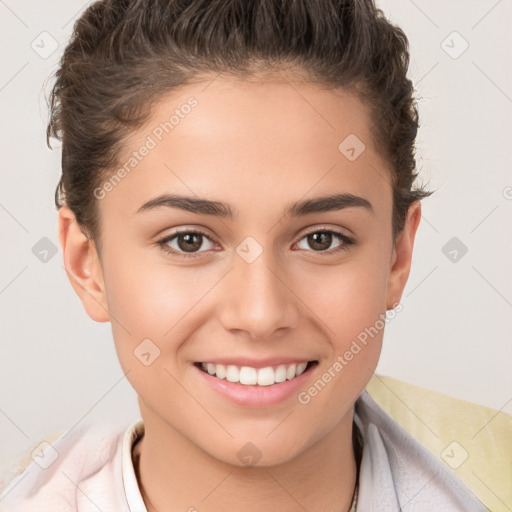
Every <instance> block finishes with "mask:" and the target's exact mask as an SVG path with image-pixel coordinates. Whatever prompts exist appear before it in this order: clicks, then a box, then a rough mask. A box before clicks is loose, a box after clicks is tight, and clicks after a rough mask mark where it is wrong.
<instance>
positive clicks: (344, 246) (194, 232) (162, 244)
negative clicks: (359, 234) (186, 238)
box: [156, 228, 355, 260]
mask: <svg viewBox="0 0 512 512" xmlns="http://www.w3.org/2000/svg"><path fill="white" fill-rule="evenodd" d="M318 233H332V234H334V235H336V236H337V237H339V239H340V240H341V241H342V242H343V243H342V244H341V245H339V246H338V247H336V248H334V249H329V250H327V251H311V252H315V253H319V254H320V255H324V254H326V255H332V254H337V253H338V252H341V251H346V250H348V248H349V247H350V246H351V245H353V244H354V243H355V241H354V240H353V239H352V238H350V237H348V236H347V235H345V234H344V233H341V232H339V231H335V230H332V229H323V228H319V229H316V230H314V231H310V232H309V233H305V234H304V235H303V236H302V237H301V238H300V239H299V242H300V241H301V240H303V239H304V238H306V237H307V236H309V235H313V234H318ZM182 234H187V235H201V236H203V237H205V238H207V239H208V240H210V242H213V240H212V239H211V238H210V237H209V236H208V235H207V234H206V233H204V232H202V231H199V230H194V229H192V230H190V229H183V230H179V231H176V232H174V233H173V234H172V235H168V236H165V237H163V238H161V239H160V240H158V241H157V242H156V245H157V246H159V247H160V248H161V249H162V250H163V251H165V252H166V253H169V254H172V255H174V256H176V257H177V258H180V259H183V260H187V259H188V260H190V259H193V258H197V257H199V256H198V255H199V254H200V253H201V252H204V251H199V252H196V253H188V254H187V253H184V252H179V251H176V250H175V249H171V248H170V247H169V246H168V245H167V244H168V243H169V242H170V241H171V240H174V239H175V238H176V237H178V236H179V235H182Z"/></svg>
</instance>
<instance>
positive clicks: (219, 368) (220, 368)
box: [215, 364, 226, 379]
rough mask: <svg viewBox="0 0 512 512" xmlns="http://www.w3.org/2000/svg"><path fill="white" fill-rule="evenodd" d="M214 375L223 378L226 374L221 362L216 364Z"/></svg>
mask: <svg viewBox="0 0 512 512" xmlns="http://www.w3.org/2000/svg"><path fill="white" fill-rule="evenodd" d="M215 375H217V377H218V378H219V379H223V378H224V377H225V376H226V367H225V366H224V365H223V364H216V365H215Z"/></svg>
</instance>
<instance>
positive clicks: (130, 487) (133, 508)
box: [121, 419, 147, 512]
mask: <svg viewBox="0 0 512 512" xmlns="http://www.w3.org/2000/svg"><path fill="white" fill-rule="evenodd" d="M142 435H144V422H143V421H142V419H138V420H136V421H134V422H133V423H132V424H131V425H130V426H129V427H128V428H127V429H126V432H125V433H124V437H123V451H122V455H121V458H122V464H123V487H124V492H125V494H126V501H127V502H128V509H129V510H130V512H147V509H146V505H145V504H144V500H143V499H142V496H141V494H140V489H139V484H138V482H137V477H136V475H135V470H134V468H133V459H132V447H133V444H134V443H135V440H136V439H138V438H139V437H141V436H142Z"/></svg>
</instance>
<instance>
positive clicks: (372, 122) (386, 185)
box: [1, 0, 487, 512]
mask: <svg viewBox="0 0 512 512" xmlns="http://www.w3.org/2000/svg"><path fill="white" fill-rule="evenodd" d="M407 66H408V48H407V39H406V37H405V35H404V34H403V32H402V31H401V30H400V29H399V28H398V27H396V26H393V25H392V24H390V23H389V22H388V21H387V20H386V18H385V17H384V16H383V14H382V12H380V11H379V10H378V9H377V8H376V7H375V5H374V3H373V1H371V0H301V1H296V0H208V1H206V0H124V1H119V0H105V1H99V2H96V3H94V4H93V5H91V6H90V7H89V8H88V9H87V10H86V11H85V12H84V14H83V15H82V16H81V17H80V19H79V20H78V21H77V22H76V24H75V28H74V33H73V36H72V39H71V41H70V43H69V44H68V46H67V48H66V50H65V52H64V56H63V58H62V61H61V65H60V68H59V70H58V72H57V76H56V83H55V86H54V88H53V91H52V96H51V120H50V124H49V127H48V137H49V138H50V137H52V136H53V137H56V138H59V139H60V140H62V151H63V153H62V178H61V181H60V183H59V186H58V189H57V191H56V204H57V206H58V208H59V229H60V242H61V245H62V249H63V253H64V262H65V267H66V271H67V273H68V276H69V279H70V282H71V285H72V286H73V288H74V289H75V291H76V293H77V294H78V296H79V297H80V299H81V301H82V303H83V306H84V308H85V310H86V311H87V313H88V315H89V316H90V317H91V318H92V319H93V320H95V321H98V322H111V324H112V332H113V338H114V343H115V347H116V351H117V354H118V357H119V361H120V364H121V366H122V368H123V371H124V372H125V374H126V376H127V378H128V380H129V381H130V383H131V384H132V386H133V388H134V389H135V391H136V392H137V394H138V397H139V407H140V413H141V419H140V420H139V421H136V422H135V423H133V424H132V425H130V426H129V427H128V428H127V429H126V430H125V431H122V432H113V433H103V432H102V433H101V434H100V433H99V432H100V431H99V430H98V432H93V431H92V430H84V429H73V430H71V431H68V432H66V433H65V434H64V435H63V436H61V437H60V438H59V439H58V440H57V441H56V442H55V443H53V444H52V445H51V446H49V447H48V450H47V451H46V452H45V453H43V454H42V458H43V460H44V459H45V458H46V460H48V461H51V462H49V463H48V464H44V463H42V464H41V463H39V464H36V463H34V464H32V465H31V466H30V467H29V468H27V470H26V471H25V473H24V474H23V475H21V477H20V478H18V479H17V481H16V482H15V485H12V486H11V488H10V489H8V491H9V492H8V494H7V495H6V496H5V498H4V499H3V500H2V502H1V503H2V504H3V506H4V507H6V510H10V511H13V512H14V511H21V510H52V511H58V510H66V511H68V510H80V511H89V510H103V511H107V510H116V511H129V510H131V511H132V512H135V511H143V510H147V511H148V512H156V511H160V512H161V511H171V510H172V511H178V510H183V511H186V510H189V511H192V510H198V511H220V510H228V509H233V508H235V509H239V508H243V509H244V510H245V511H246V512H252V511H264V510H280V511H296V510H297V511H299V510H305V511H308V512H315V511H349V510H351V511H352V510H358V511H362V512H368V511H381V512H382V511H386V512H387V511H398V510H407V511H420V510H421V511H425V510H435V511H455V510H471V511H484V510H487V509H486V508H485V507H484V506H483V505H482V504H481V503H480V502H479V501H478V500H477V499H476V497H475V496H474V495H473V494H472V493H471V492H470V491H469V490H468V489H467V488H466V487H465V486H464V485H463V484H462V483H461V482H460V481H459V480H458V479H457V478H456V477H455V476H454V475H453V474H452V473H451V472H450V471H449V470H448V469H447V468H446V467H445V466H443V465H442V464H441V463H440V462H439V461H438V460H437V459H436V458H435V457H434V456H432V455H431V454H430V453H429V452H428V451H427V450H426V449H425V448H424V447H423V446H421V445H420V444H419V443H418V442H417V441H415V440H414V439H413V438H412V437H411V436H410V435H409V434H407V433H406V432H405V430H403V429H402V428H401V427H400V426H399V425H398V424H397V423H396V422H395V421H394V420H393V419H392V418H391V417H389V416H388V415H387V414H386V413H385V412H384V411H383V410H382V409H380V408H379V407H378V406H377V404H376V403H375V402H374V401H373V400H372V399H371V398H370V396H369V395H368V394H367V392H366V391H365V387H366V385H367V384H368V382H369V380H370V378H371V377H372V375H373V373H374V370H375V368H376V365H377V362H378V359H379V355H380V350H381V345H382V336H383V331H384V327H385V324H386V319H387V315H389V314H390V313H391V314H393V313H392V312H393V310H394V309H395V308H399V307H400V299H401V295H402V291H403V289H404V286H405V284H406V281H407V278H408V275H409V270H410V265H411V257H412V251H413V244H414V238H415V233H416V230H417V227H418V224H419V221H420V217H421V213H420V211H421V208H420V200H421V199H422V198H423V197H425V196H426V195H428V192H426V191H425V190H423V189H422V188H415V187H414V185H413V183H414V180H415V177H416V174H415V159H414V142H415V137H416V132H417V128H418V117H417V111H416V106H415V103H414V99H413V85H412V83H411V81H410V80H409V79H408V78H407ZM55 454H57V456H55ZM45 466H46V467H45Z"/></svg>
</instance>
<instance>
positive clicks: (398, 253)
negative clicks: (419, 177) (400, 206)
mask: <svg viewBox="0 0 512 512" xmlns="http://www.w3.org/2000/svg"><path fill="white" fill-rule="evenodd" d="M420 219H421V203H420V202H419V201H415V202H414V203H412V204H411V206H410V207H409V210H408V212H407V216H406V219H405V224H404V228H403V229H402V232H401V233H400V234H399V235H398V236H397V238H396V241H395V247H394V250H393V256H392V260H391V270H390V274H389V280H388V289H387V296H386V309H393V308H395V307H396V306H397V305H398V303H399V302H400V299H401V298H402V293H403V291H404V288H405V285H406V284H407V279H408V278H409V272H410V270H411V261H412V253H413V247H414V239H415V236H416V231H417V229H418V225H419V223H420Z"/></svg>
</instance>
